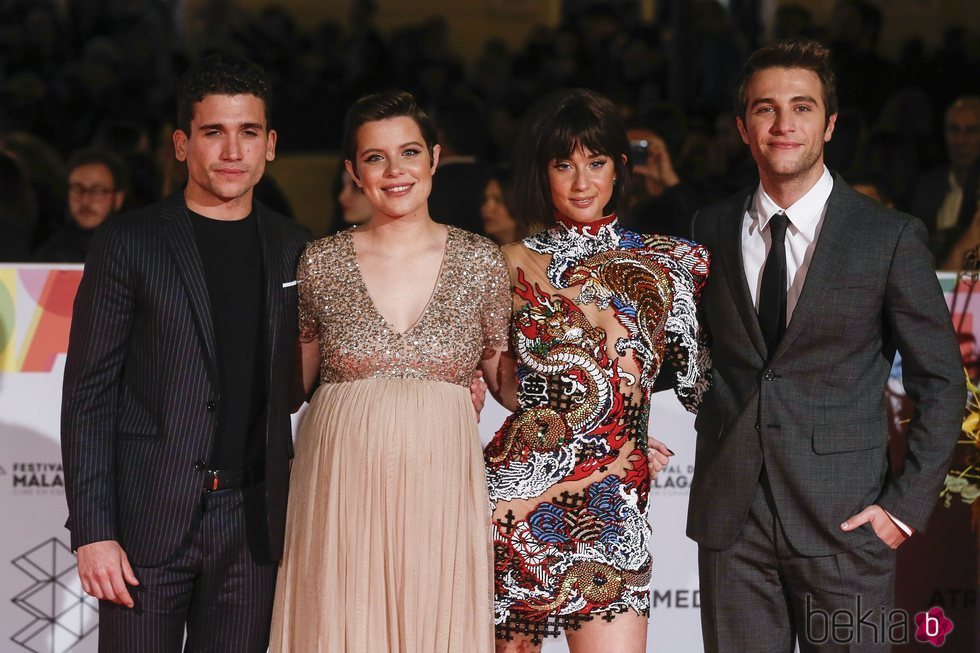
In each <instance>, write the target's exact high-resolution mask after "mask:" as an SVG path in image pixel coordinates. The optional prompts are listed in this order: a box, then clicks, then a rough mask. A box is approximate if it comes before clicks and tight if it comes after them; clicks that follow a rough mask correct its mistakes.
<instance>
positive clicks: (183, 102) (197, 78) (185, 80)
mask: <svg viewBox="0 0 980 653" xmlns="http://www.w3.org/2000/svg"><path fill="white" fill-rule="evenodd" d="M209 95H254V96H255V97H257V98H259V99H260V100H262V103H263V105H265V122H266V127H267V128H268V127H269V126H270V123H271V116H272V110H271V109H272V82H271V81H270V79H269V76H268V75H267V74H266V72H265V71H264V70H263V69H262V68H260V67H259V66H257V65H256V64H254V63H252V62H250V61H247V60H245V59H238V58H235V57H230V56H227V55H223V54H212V55H208V56H207V57H204V58H203V59H201V60H200V61H198V62H197V63H196V64H194V65H193V66H191V67H190V68H189V69H188V70H187V72H186V73H184V75H183V76H182V77H181V78H180V84H179V86H178V87H177V127H178V128H179V129H181V130H182V131H183V132H184V133H185V134H190V130H191V120H192V119H193V118H194V105H195V104H197V103H198V102H201V101H202V100H204V98H206V97H207V96H209Z"/></svg>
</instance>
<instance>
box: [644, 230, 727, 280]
mask: <svg viewBox="0 0 980 653" xmlns="http://www.w3.org/2000/svg"><path fill="white" fill-rule="evenodd" d="M637 237H638V238H639V239H640V240H641V241H642V242H643V247H644V249H645V250H647V251H649V252H652V253H653V254H654V255H656V256H657V258H659V259H660V260H661V262H663V263H667V264H668V265H676V266H677V267H680V268H682V269H683V270H685V271H687V272H689V273H691V274H692V275H693V276H694V277H695V278H696V279H703V278H704V277H706V276H707V275H708V269H709V268H710V266H711V253H710V252H709V251H708V248H706V247H705V246H704V245H699V244H698V243H696V242H694V241H693V240H688V239H686V238H679V237H677V236H666V235H663V234H637Z"/></svg>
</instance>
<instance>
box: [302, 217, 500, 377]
mask: <svg viewBox="0 0 980 653" xmlns="http://www.w3.org/2000/svg"><path fill="white" fill-rule="evenodd" d="M405 272H406V274H411V270H406V271H405ZM296 278H297V281H298V282H299V307H300V330H301V333H300V337H301V338H302V339H303V341H304V342H309V341H311V340H313V339H317V338H318V339H319V343H320V361H321V362H320V380H321V382H323V383H337V382H341V381H356V380H358V379H366V378H386V377H387V378H391V377H399V378H414V379H428V380H432V381H445V382H447V383H455V384H457V385H463V386H469V385H470V381H471V379H472V375H473V370H474V369H475V368H476V365H477V363H478V362H479V360H480V355H481V354H482V353H483V351H484V349H503V348H504V347H505V346H506V343H507V323H508V319H509V317H510V286H509V283H508V278H507V268H506V266H505V265H504V262H503V259H502V257H501V255H500V251H499V250H498V249H497V247H496V245H494V244H493V243H492V242H490V241H489V240H487V239H486V238H483V237H481V236H477V235H475V234H472V233H469V232H467V231H463V230H462V229H457V228H455V227H449V235H448V238H447V240H446V253H445V258H444V260H443V263H442V269H441V270H440V272H439V277H438V279H437V281H436V286H435V289H434V291H433V293H432V297H431V298H430V300H429V303H428V304H427V305H426V307H425V309H424V310H423V312H422V315H421V316H420V317H419V320H418V322H416V323H415V325H413V326H412V327H411V328H410V329H409V330H408V331H405V332H403V333H398V332H396V331H395V330H394V329H392V328H391V327H390V326H389V325H388V323H387V322H386V321H385V319H384V318H383V317H382V316H381V314H380V313H379V311H378V310H377V309H376V308H375V305H374V302H373V301H372V300H371V297H370V295H369V294H368V291H367V288H366V286H365V285H364V281H363V277H362V276H361V272H360V270H359V268H358V265H357V258H356V255H355V250H354V243H353V237H352V233H351V230H350V229H348V230H346V231H343V232H341V233H339V234H336V235H333V236H328V237H326V238H321V239H320V240H317V241H314V242H313V243H310V245H309V246H308V247H307V248H306V251H305V252H304V253H303V256H302V257H301V258H300V263H299V269H298V270H297V273H296Z"/></svg>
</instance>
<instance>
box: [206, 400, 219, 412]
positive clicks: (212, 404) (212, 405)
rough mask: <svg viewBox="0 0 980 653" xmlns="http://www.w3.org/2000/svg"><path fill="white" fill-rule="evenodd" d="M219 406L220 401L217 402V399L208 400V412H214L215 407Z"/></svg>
mask: <svg viewBox="0 0 980 653" xmlns="http://www.w3.org/2000/svg"><path fill="white" fill-rule="evenodd" d="M217 407H218V403H217V402H215V401H209V402H208V404H207V409H208V412H214V410H215V409H216V408H217Z"/></svg>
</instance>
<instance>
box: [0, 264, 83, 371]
mask: <svg viewBox="0 0 980 653" xmlns="http://www.w3.org/2000/svg"><path fill="white" fill-rule="evenodd" d="M81 280H82V270H81V267H80V266H79V267H75V268H73V269H53V270H52V269H49V268H43V267H21V268H18V267H6V266H4V267H0V372H50V371H51V370H52V369H53V368H54V363H55V360H56V359H57V357H58V355H59V354H63V353H64V352H65V351H66V350H67V349H68V331H69V328H70V326H71V311H72V304H73V302H74V301H75V293H76V292H77V291H78V284H79V282H80V281H81Z"/></svg>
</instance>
